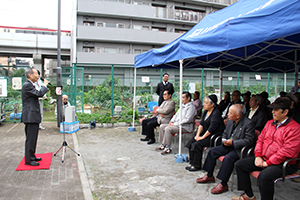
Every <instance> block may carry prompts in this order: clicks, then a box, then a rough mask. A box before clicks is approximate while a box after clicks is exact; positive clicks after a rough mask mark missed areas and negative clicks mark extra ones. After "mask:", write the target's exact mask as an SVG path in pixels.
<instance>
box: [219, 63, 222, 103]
mask: <svg viewBox="0 0 300 200" xmlns="http://www.w3.org/2000/svg"><path fill="white" fill-rule="evenodd" d="M219 69H220V68H219ZM222 94H223V71H222V70H221V69H220V101H222Z"/></svg>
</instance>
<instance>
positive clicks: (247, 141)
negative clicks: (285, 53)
mask: <svg viewBox="0 0 300 200" xmlns="http://www.w3.org/2000/svg"><path fill="white" fill-rule="evenodd" d="M228 119H229V120H228V122H227V126H226V129H225V130H224V132H223V135H222V141H223V144H222V145H221V146H216V147H213V148H211V149H210V151H209V152H208V155H207V157H206V160H205V163H204V165H203V170H205V171H207V172H208V173H207V175H205V176H204V177H201V178H198V179H197V183H208V182H214V181H215V177H214V176H213V172H214V168H215V166H216V160H217V159H218V158H219V157H220V156H225V158H224V159H223V162H222V166H221V168H220V170H219V173H218V175H217V178H219V179H221V181H222V182H221V183H219V184H218V185H217V186H216V187H214V188H213V189H211V193H213V194H221V193H223V192H226V191H228V185H227V182H228V180H229V178H230V175H231V173H232V171H233V168H234V163H235V162H236V161H237V160H238V159H239V158H240V150H241V148H242V147H244V146H246V145H251V144H253V141H254V127H255V126H254V123H252V122H251V121H250V119H248V118H247V116H246V115H243V107H242V106H241V105H240V104H234V105H232V106H230V108H229V112H228Z"/></svg>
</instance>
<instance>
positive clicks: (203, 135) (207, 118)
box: [185, 94, 225, 171]
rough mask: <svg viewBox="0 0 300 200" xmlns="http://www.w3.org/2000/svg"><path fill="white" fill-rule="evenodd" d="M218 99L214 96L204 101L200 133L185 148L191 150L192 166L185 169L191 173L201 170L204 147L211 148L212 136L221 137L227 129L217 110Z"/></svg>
mask: <svg viewBox="0 0 300 200" xmlns="http://www.w3.org/2000/svg"><path fill="white" fill-rule="evenodd" d="M217 101H218V98H217V96H216V95H214V94H212V95H209V96H207V97H205V99H204V112H203V114H202V117H201V121H200V125H199V128H198V132H197V134H196V136H195V137H193V138H192V139H190V141H188V143H187V144H186V145H185V147H187V148H189V154H190V155H189V158H190V165H189V166H187V167H186V168H185V169H186V170H189V171H198V170H201V165H202V153H203V147H209V146H210V138H211V136H212V135H216V136H217V135H221V134H222V133H223V131H224V129H225V125H224V120H223V118H222V116H221V113H220V111H219V110H218V109H217Z"/></svg>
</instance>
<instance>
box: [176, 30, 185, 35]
mask: <svg viewBox="0 0 300 200" xmlns="http://www.w3.org/2000/svg"><path fill="white" fill-rule="evenodd" d="M186 32H187V31H186V30H180V29H175V33H181V34H184V33H186Z"/></svg>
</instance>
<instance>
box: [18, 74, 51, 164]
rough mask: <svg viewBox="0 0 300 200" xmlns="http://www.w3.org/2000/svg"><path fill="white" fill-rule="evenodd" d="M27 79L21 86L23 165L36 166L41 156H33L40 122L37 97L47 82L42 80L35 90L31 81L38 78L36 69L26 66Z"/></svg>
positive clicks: (43, 90)
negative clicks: (23, 136)
mask: <svg viewBox="0 0 300 200" xmlns="http://www.w3.org/2000/svg"><path fill="white" fill-rule="evenodd" d="M25 77H26V78H27V80H26V81H25V82H24V84H23V87H22V117H21V121H22V122H23V123H24V124H25V135H26V141H25V165H31V166H38V165H39V163H38V162H37V161H41V160H42V159H41V158H37V157H36V156H35V150H36V142H37V137H38V131H39V123H40V122H41V114H40V106H39V97H43V96H44V95H45V94H46V92H47V91H48V89H47V88H46V86H47V84H48V83H49V82H48V81H47V80H44V86H42V87H41V89H40V90H37V89H36V88H35V86H34V85H33V83H35V82H36V81H37V80H38V77H39V76H38V73H37V70H36V69H34V68H28V69H27V70H26V71H25Z"/></svg>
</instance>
